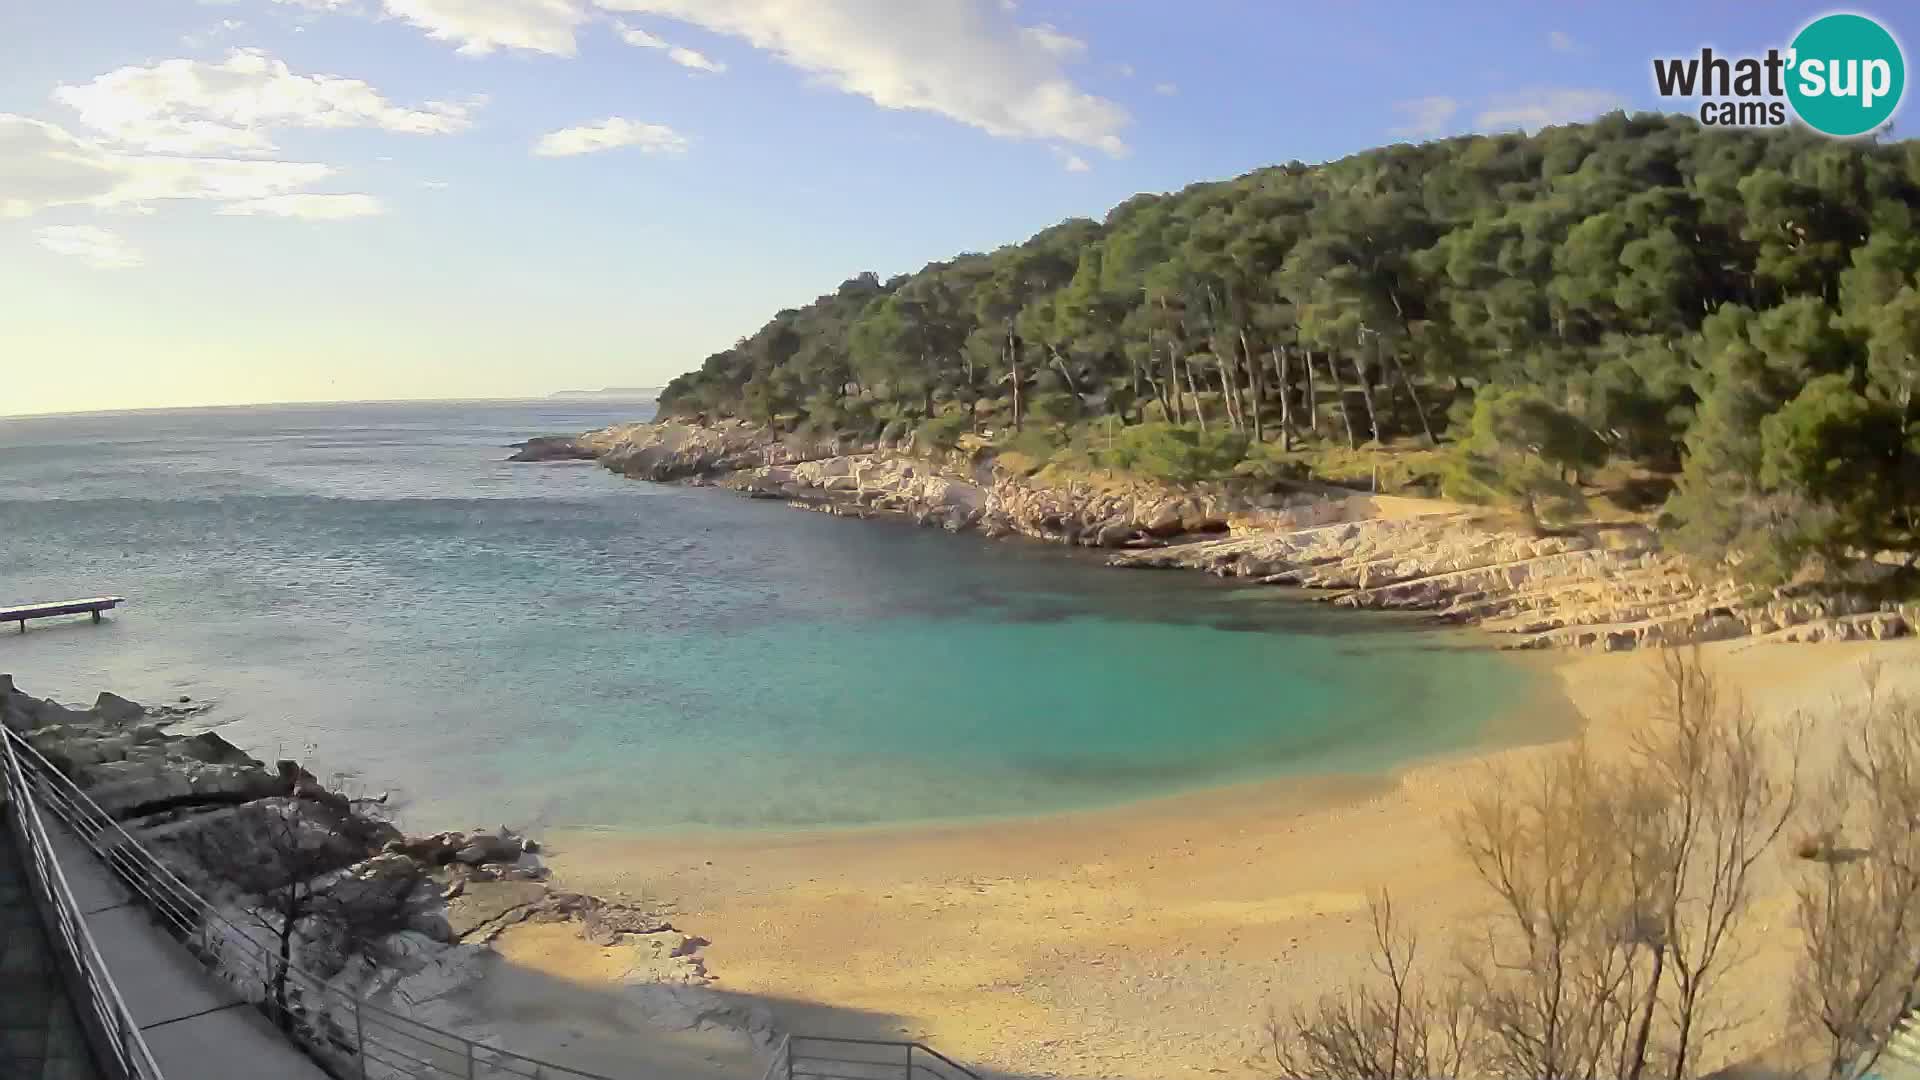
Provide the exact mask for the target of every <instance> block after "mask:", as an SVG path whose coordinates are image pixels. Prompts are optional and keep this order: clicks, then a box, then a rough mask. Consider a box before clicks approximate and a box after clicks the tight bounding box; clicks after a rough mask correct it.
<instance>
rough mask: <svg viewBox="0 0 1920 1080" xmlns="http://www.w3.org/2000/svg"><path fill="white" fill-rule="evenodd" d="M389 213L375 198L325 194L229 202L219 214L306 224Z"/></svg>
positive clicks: (308, 193)
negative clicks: (292, 219) (307, 222)
mask: <svg viewBox="0 0 1920 1080" xmlns="http://www.w3.org/2000/svg"><path fill="white" fill-rule="evenodd" d="M386 212H387V208H386V207H384V206H382V205H381V204H380V200H379V199H376V198H374V197H373V196H371V195H361V194H357V193H356V194H349V195H321V194H316V193H312V192H300V193H296V194H292V195H270V196H268V197H266V198H264V199H246V200H244V201H241V202H235V203H228V204H227V205H225V206H223V207H221V208H220V209H219V210H217V211H215V213H219V214H241V215H250V216H266V217H284V218H299V219H301V220H302V221H343V220H345V219H347V218H357V217H372V216H374V215H375V214H384V213H386Z"/></svg>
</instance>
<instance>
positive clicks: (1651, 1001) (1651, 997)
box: [1625, 947, 1667, 1080]
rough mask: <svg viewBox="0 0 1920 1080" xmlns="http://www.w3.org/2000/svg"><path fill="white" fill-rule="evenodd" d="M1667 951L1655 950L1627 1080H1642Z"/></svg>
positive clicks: (1629, 1061)
mask: <svg viewBox="0 0 1920 1080" xmlns="http://www.w3.org/2000/svg"><path fill="white" fill-rule="evenodd" d="M1666 964H1667V950H1666V949H1665V948H1664V947H1656V948H1655V949H1654V950H1653V973H1652V974H1651V975H1650V976H1648V979H1649V980H1650V981H1649V982H1648V983H1647V1000H1646V1003H1645V1004H1644V1005H1642V1006H1641V1009H1640V1024H1639V1029H1638V1030H1637V1031H1635V1032H1634V1034H1633V1051H1632V1053H1631V1054H1629V1055H1628V1057H1627V1063H1626V1064H1627V1073H1626V1077H1625V1080H1640V1072H1641V1070H1642V1069H1643V1068H1644V1067H1645V1066H1646V1063H1647V1032H1648V1030H1649V1029H1651V1028H1652V1027H1653V1007H1654V1005H1655V1003H1656V1002H1658V1000H1659V998H1660V975H1661V972H1662V971H1663V970H1664V969H1665V968H1666Z"/></svg>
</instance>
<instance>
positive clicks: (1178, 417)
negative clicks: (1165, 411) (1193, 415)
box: [1167, 343, 1187, 424]
mask: <svg viewBox="0 0 1920 1080" xmlns="http://www.w3.org/2000/svg"><path fill="white" fill-rule="evenodd" d="M1167 390H1168V392H1169V394H1170V395H1171V396H1172V398H1173V413H1172V415H1170V416H1168V417H1167V419H1168V420H1170V421H1172V422H1173V423H1176V424H1184V423H1186V422H1187V406H1186V395H1185V394H1184V393H1183V392H1182V391H1181V390H1180V351H1179V350H1178V349H1176V348H1174V347H1173V345H1172V344H1171V343H1169V344H1168V345H1167Z"/></svg>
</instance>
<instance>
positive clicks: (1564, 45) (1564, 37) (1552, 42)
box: [1547, 30, 1574, 52]
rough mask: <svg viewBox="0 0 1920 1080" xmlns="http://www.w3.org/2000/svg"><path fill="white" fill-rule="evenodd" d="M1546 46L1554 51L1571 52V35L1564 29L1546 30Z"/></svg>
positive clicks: (1572, 46) (1572, 47)
mask: <svg viewBox="0 0 1920 1080" xmlns="http://www.w3.org/2000/svg"><path fill="white" fill-rule="evenodd" d="M1547 48H1549V49H1552V50H1553V51H1554V52H1572V51H1573V49H1574V45H1573V35H1572V34H1569V33H1567V32H1566V31H1565V30H1549V31H1547Z"/></svg>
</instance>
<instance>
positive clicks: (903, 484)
mask: <svg viewBox="0 0 1920 1080" xmlns="http://www.w3.org/2000/svg"><path fill="white" fill-rule="evenodd" d="M533 445H538V446H540V447H541V448H542V449H541V451H540V453H539V455H538V457H540V458H581V457H592V458H593V459H595V460H597V461H598V462H599V463H600V464H601V465H602V466H604V467H606V468H608V469H610V470H612V471H614V472H617V473H620V474H622V475H624V476H629V477H633V478H636V479H642V480H651V481H656V482H679V483H688V484H711V485H714V486H719V487H724V488H727V489H729V490H732V491H736V492H739V493H741V494H743V495H747V496H749V497H753V498H764V499H779V500H782V501H785V502H787V503H789V504H791V505H794V506H797V507H801V508H805V509H810V510H817V511H822V512H826V513H832V514H836V515H842V516H850V517H875V516H890V517H899V518H904V519H907V520H911V521H914V522H917V523H919V524H922V525H930V526H939V527H941V528H945V529H948V530H949V531H954V532H959V531H977V532H980V533H982V534H985V535H988V536H1006V535H1019V536H1025V537H1030V538H1032V539H1036V540H1043V541H1048V542H1053V543H1064V544H1074V545H1079V546H1085V547H1097V548H1111V549H1116V550H1115V552H1114V554H1112V555H1111V556H1110V557H1109V558H1108V562H1109V564H1110V565H1113V566H1116V567H1125V568H1137V569H1159V568H1178V569H1193V570H1203V571H1206V572H1208V573H1211V574H1214V575H1216V576H1221V577H1232V578H1238V579H1245V580H1247V581H1249V582H1257V583H1260V584H1268V585H1277V586H1293V587H1296V588H1301V589H1308V590H1313V591H1312V594H1311V595H1312V596H1313V598H1314V599H1317V600H1321V601H1324V602H1328V603H1332V604H1335V605H1338V606H1342V607H1353V608H1369V609H1382V610H1398V611H1410V612H1419V613H1424V614H1425V615H1427V616H1428V617H1430V618H1432V619H1434V620H1436V621H1440V622H1445V623H1451V624H1458V625H1466V626H1473V627H1478V628H1480V629H1482V630H1485V631H1489V632H1492V633H1495V634H1497V635H1499V636H1498V638H1497V639H1496V640H1497V642H1498V644H1499V646H1500V647H1501V648H1510V649H1539V648H1578V649H1596V650H1604V651H1615V650H1621V649H1632V648H1636V647H1638V646H1641V645H1649V644H1662V643H1679V642H1690V641H1713V640H1722V639H1726V638H1734V637H1744V636H1756V637H1761V638H1766V639H1769V640H1779V641H1828V640H1855V639H1882V638H1891V637H1900V636H1904V635H1907V634H1910V633H1914V632H1915V631H1916V630H1920V605H1913V604H1907V605H1895V604H1889V603H1886V602H1883V601H1879V600H1876V599H1873V598H1870V597H1867V596H1864V595H1860V594H1853V593H1839V594H1834V593H1820V592H1818V591H1815V590H1811V589H1808V588H1805V587H1800V588H1787V589H1779V590H1759V589H1754V588H1751V587H1747V586H1743V585H1740V584H1738V583H1736V582H1734V581H1732V580H1725V579H1723V580H1703V579H1702V578H1701V577H1700V576H1699V575H1698V574H1696V573H1695V572H1694V571H1692V570H1691V569H1689V568H1688V567H1687V566H1685V565H1683V563H1682V562H1681V560H1680V559H1678V558H1677V557H1676V556H1674V555H1672V554H1670V553H1668V552H1666V551H1665V550H1663V548H1662V545H1661V543H1660V537H1659V535H1658V533H1657V532H1656V531H1655V530H1652V529H1650V528H1647V527H1644V526H1640V525H1622V524H1609V525H1601V526H1590V527H1586V528H1581V529H1572V530H1566V531H1564V532H1563V533H1560V534H1555V535H1548V536H1539V535H1535V534H1534V533H1532V532H1530V531H1526V530H1520V529H1515V528H1511V527H1507V526H1504V525H1502V524H1500V523H1499V522H1498V521H1497V520H1495V519H1494V518H1492V517H1490V516H1488V515H1486V514H1484V513H1481V512H1479V511H1477V510H1472V509H1468V508H1463V507H1460V506H1458V505H1455V504H1451V503H1446V502H1441V501H1437V500H1423V499H1409V498H1398V497H1391V496H1373V495H1367V494H1362V493H1357V492H1351V491H1345V490H1342V489H1335V488H1327V487H1309V488H1305V489H1304V490H1300V491H1296V492H1289V493H1253V492H1249V491H1246V490H1238V489H1235V488H1233V487H1230V486H1228V485H1220V484H1206V485H1197V486H1194V487H1192V488H1177V487H1170V486H1167V485H1162V484H1157V483H1151V482H1146V481H1141V480H1137V479H1125V478H1119V477H1103V476H1087V475H1081V476H1074V477H1071V478H1066V479H1053V478H1051V477H1048V476H1047V475H1046V474H1044V473H1043V474H1040V475H1038V476H1035V475H1027V474H1025V473H1023V472H1021V471H1018V470H1015V469H1010V468H1007V467H1005V466H1004V465H1003V464H1002V463H1001V462H1000V461H998V460H996V459H993V458H988V457H976V456H974V455H971V454H969V453H967V452H966V451H947V452H943V453H923V452H918V451H916V450H915V448H914V447H913V446H912V444H911V440H909V441H908V442H907V444H906V445H890V444H887V443H880V444H876V445H868V446H853V445H848V444H847V443H845V442H841V441H830V440H817V439H804V438H796V437H791V436H784V435H780V434H777V433H774V432H770V431H768V430H767V429H765V428H762V427H760V426H758V425H754V424H751V423H747V422H745V421H740V420H724V421H719V422H716V423H712V424H704V425H701V424H690V423H684V422H677V421H666V422H660V423H637V424H623V425H618V426H615V427H610V428H604V429H601V430H598V431H591V432H587V433H585V434H582V435H579V436H575V437H572V438H565V437H561V438H547V439H542V440H533V441H532V442H531V443H530V444H529V446H530V447H531V446H533ZM530 459H532V458H530V457H521V458H518V460H530ZM1303 487H1304V486H1303Z"/></svg>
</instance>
